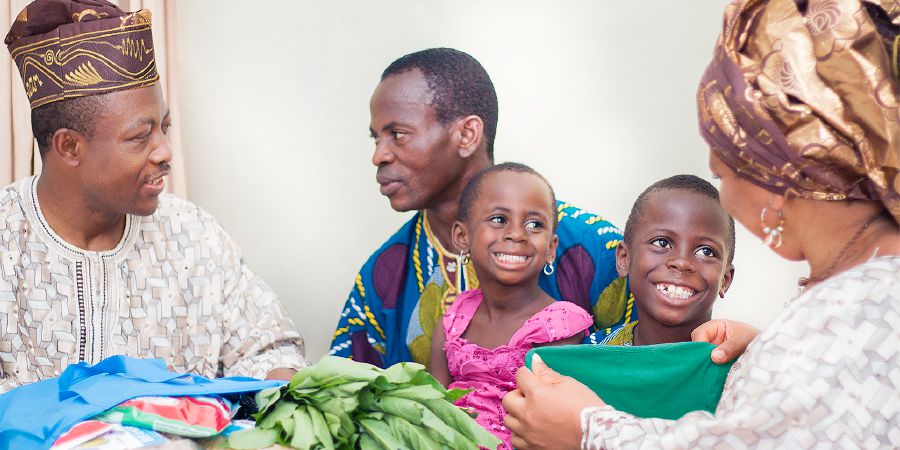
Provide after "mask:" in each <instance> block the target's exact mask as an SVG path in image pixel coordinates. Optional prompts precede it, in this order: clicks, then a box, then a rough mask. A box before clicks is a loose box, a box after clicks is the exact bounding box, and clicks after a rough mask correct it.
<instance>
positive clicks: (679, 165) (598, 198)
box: [176, 0, 804, 360]
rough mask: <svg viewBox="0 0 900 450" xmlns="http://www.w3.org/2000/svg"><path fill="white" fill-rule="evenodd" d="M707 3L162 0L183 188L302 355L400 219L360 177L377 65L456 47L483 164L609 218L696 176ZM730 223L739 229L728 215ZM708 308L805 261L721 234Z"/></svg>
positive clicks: (731, 309)
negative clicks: (543, 185) (719, 269)
mask: <svg viewBox="0 0 900 450" xmlns="http://www.w3.org/2000/svg"><path fill="white" fill-rule="evenodd" d="M725 4H726V2H725V1H724V0H677V1H676V0H667V1H659V0H658V1H653V2H636V1H617V2H613V1H596V0H578V1H575V0H566V1H561V0H560V1H552V0H546V1H519V0H508V1H483V0H482V1H478V0H453V1H429V2H422V1H415V0H408V1H400V0H381V1H378V2H368V1H362V0H358V1H349V0H348V1H336V2H322V1H312V0H302V1H295V0H277V1H276V0H270V1H265V2H257V3H252V4H248V3H247V2H237V1H233V0H190V1H182V2H178V8H179V10H178V13H179V26H180V34H181V41H180V45H181V51H182V71H183V72H182V83H183V84H182V88H183V94H184V96H183V103H184V129H183V130H182V131H183V133H184V148H185V154H186V161H176V163H178V164H187V168H188V172H187V177H188V196H189V198H190V199H191V200H193V201H194V202H196V203H198V204H199V205H201V206H202V207H204V208H205V209H207V210H208V211H210V212H211V213H212V214H213V215H215V216H216V217H217V218H218V219H219V221H221V223H222V224H223V225H224V227H225V229H226V230H228V231H229V232H230V233H231V234H232V235H233V236H234V237H235V238H236V239H237V241H238V242H239V243H240V244H241V246H242V248H243V250H244V256H245V258H246V260H247V261H248V262H249V264H250V265H251V267H252V268H253V269H254V270H255V271H256V272H257V273H259V274H261V275H262V276H263V277H264V278H265V280H266V281H267V282H268V283H269V284H270V285H272V287H273V288H274V289H275V290H276V291H277V292H278V293H279V294H280V296H281V298H282V300H283V301H284V303H285V304H286V305H287V307H288V309H289V310H290V312H291V314H292V315H293V318H294V320H295V321H296V322H297V323H298V325H299V326H300V328H301V330H302V331H303V333H304V335H305V337H306V341H307V353H308V355H309V357H310V358H311V359H314V360H315V359H318V358H319V357H320V356H322V355H323V354H324V353H325V352H326V351H327V349H328V344H329V342H330V340H331V335H332V332H333V329H334V326H335V325H336V323H337V316H338V313H339V311H340V308H341V306H342V304H343V302H344V300H345V299H346V296H347V294H348V292H349V290H350V288H351V285H352V282H353V278H354V276H355V275H356V273H357V271H358V270H359V267H360V266H361V265H362V263H363V262H364V261H365V259H366V257H367V256H368V255H369V254H370V253H371V252H372V251H373V250H375V249H376V248H377V247H378V246H379V245H380V244H381V243H382V242H383V241H384V240H385V239H386V238H387V237H388V236H389V235H390V234H391V233H392V232H393V231H394V230H395V229H396V228H397V227H398V226H399V225H400V224H401V223H403V221H405V220H406V219H407V218H408V217H409V216H408V215H406V214H398V213H395V212H394V211H392V210H391V209H390V206H389V204H388V202H387V200H386V199H384V198H383V197H381V195H380V194H379V192H378V186H377V184H376V183H375V180H374V176H375V169H374V167H373V166H372V165H371V162H370V160H371V153H372V149H373V145H372V142H371V141H370V139H369V137H368V124H369V107H368V103H369V97H370V96H371V93H372V90H373V89H374V88H375V86H376V84H377V83H378V80H379V76H380V74H381V71H382V70H384V68H385V67H387V65H388V64H389V63H390V62H391V61H393V60H394V59H396V58H398V57H400V56H402V55H404V54H407V53H410V52H413V51H416V50H421V49H424V48H429V47H437V46H448V47H454V48H457V49H460V50H463V51H466V52H468V53H470V54H472V55H473V56H474V57H475V58H476V59H478V60H479V61H480V62H481V63H482V64H483V65H484V66H485V68H486V69H487V71H488V73H489V74H490V75H491V77H492V79H493V81H494V85H495V86H496V88H497V93H498V96H499V103H500V123H499V126H498V135H497V141H496V159H497V161H505V160H515V161H521V162H524V163H527V164H530V165H532V166H533V167H535V168H536V169H538V170H539V171H540V172H542V173H543V174H544V175H545V176H547V178H548V179H549V180H550V182H551V183H552V184H553V185H554V188H555V189H556V192H557V194H558V195H559V196H560V198H562V199H564V200H567V201H570V202H573V203H575V204H577V205H579V206H581V207H582V208H585V209H589V210H592V211H594V212H598V213H601V214H603V215H604V216H605V217H607V218H608V219H610V220H611V221H612V222H613V223H615V224H618V225H619V226H624V223H625V218H626V217H627V214H628V211H629V209H630V207H631V204H632V202H633V201H634V199H635V198H636V196H637V195H638V194H639V193H640V192H641V191H642V190H643V189H644V188H645V187H646V186H648V185H649V184H651V183H652V182H654V181H656V180H658V179H661V178H664V177H666V176H670V175H674V174H677V173H693V174H697V175H701V176H703V177H705V178H710V176H709V170H708V168H707V160H706V158H707V147H706V145H705V144H704V143H703V141H702V139H701V138H700V137H699V134H698V131H697V124H696V108H695V104H694V95H695V91H696V86H697V83H698V81H699V78H700V75H701V73H702V72H703V70H704V68H705V67H706V64H707V62H708V61H709V59H710V57H711V54H712V48H713V44H714V42H715V39H716V36H717V35H718V32H719V27H720V26H721V15H722V11H723V9H724V6H725ZM739 228H740V227H739ZM737 246H738V248H737V256H736V259H735V265H736V267H737V274H736V279H735V283H734V285H733V287H732V290H731V292H729V294H728V296H727V297H726V298H725V299H724V300H720V302H719V304H718V305H717V307H716V316H718V317H728V318H733V319H740V320H744V321H747V322H750V323H752V324H754V325H756V326H758V327H765V326H767V325H768V324H769V323H770V322H771V321H772V319H773V318H774V317H775V316H776V315H777V314H778V313H779V312H780V311H781V310H782V304H783V302H784V301H785V300H787V299H788V298H790V297H791V296H792V295H794V294H795V291H796V288H795V280H796V278H797V277H798V276H800V275H801V274H802V273H803V268H804V266H802V265H800V264H797V263H789V262H787V261H784V260H782V259H780V258H778V257H777V256H776V255H775V254H774V253H772V252H770V251H768V250H767V249H765V247H764V246H763V245H762V244H761V243H760V242H759V240H758V239H756V238H755V237H753V236H752V235H750V234H749V233H747V232H746V231H745V230H743V229H739V230H738V243H737Z"/></svg>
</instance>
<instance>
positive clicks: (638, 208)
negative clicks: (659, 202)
mask: <svg viewBox="0 0 900 450" xmlns="http://www.w3.org/2000/svg"><path fill="white" fill-rule="evenodd" d="M672 189H681V190H685V191H689V192H693V193H696V194H700V195H702V196H705V197H708V198H710V199H712V200H715V202H716V205H717V206H718V207H719V209H721V211H722V213H723V214H725V217H727V218H728V241H727V242H726V244H727V245H728V249H727V250H728V263H729V264H731V262H732V261H734V249H735V236H734V218H733V217H731V215H729V214H728V213H727V212H726V211H725V209H724V208H722V206H721V205H720V204H719V190H718V189H716V187H715V186H713V185H712V184H710V182H709V181H706V180H704V179H703V178H700V177H698V176H695V175H675V176H673V177H669V178H665V179H662V180H659V181H657V182H656V183H653V184H651V185H650V187H648V188H647V189H644V192H641V195H639V196H638V198H637V200H635V201H634V206H632V207H631V213H630V214H628V220H627V221H626V222H625V233H623V235H624V238H623V239H624V240H625V242H626V243H630V242H631V238H632V236H633V235H634V228H635V227H637V224H638V223H640V221H641V219H642V218H643V214H644V207H645V206H646V203H647V199H648V198H650V195H652V194H654V193H656V192H660V191H666V190H672Z"/></svg>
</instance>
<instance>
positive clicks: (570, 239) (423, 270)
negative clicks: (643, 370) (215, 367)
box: [329, 202, 637, 367]
mask: <svg viewBox="0 0 900 450" xmlns="http://www.w3.org/2000/svg"><path fill="white" fill-rule="evenodd" d="M557 211H558V214H559V227H558V228H557V231H556V234H557V235H558V236H559V247H558V249H557V255H556V262H555V264H554V265H555V267H556V270H555V271H554V272H553V274H552V275H549V276H548V275H544V274H541V279H540V286H541V288H543V289H544V291H546V292H547V293H548V294H549V295H550V296H552V297H553V298H555V299H557V300H561V299H565V300H568V301H571V302H573V303H575V304H577V305H579V306H581V307H582V308H584V309H585V310H586V311H587V312H588V313H591V314H592V316H593V317H594V325H595V327H594V328H593V329H592V330H591V332H592V334H591V335H590V336H588V337H587V338H585V342H600V341H602V340H603V338H604V337H605V336H607V335H609V334H610V332H611V330H615V329H617V328H618V327H619V326H621V325H622V324H625V323H628V322H631V321H634V320H636V318H637V312H636V310H635V309H634V308H633V307H632V305H633V302H632V301H629V300H631V298H632V297H631V296H630V295H628V293H627V292H625V291H627V289H621V286H620V287H619V289H606V288H607V287H611V286H610V285H620V284H623V282H624V279H619V278H618V275H617V273H616V246H617V245H618V244H619V242H620V241H621V239H622V235H621V233H620V232H619V230H618V228H616V227H614V226H613V225H612V224H611V223H609V222H607V221H606V220H604V219H603V218H602V217H600V216H597V215H595V214H591V213H589V212H587V211H584V210H581V209H578V208H577V207H575V206H572V205H570V204H568V203H563V202H558V203H557ZM459 270H460V268H459V264H458V261H457V255H456V254H454V253H452V252H450V251H448V250H446V249H444V248H443V246H442V245H441V243H440V242H439V241H438V240H437V239H436V238H435V237H434V235H433V233H432V232H431V230H430V227H429V225H428V220H427V215H426V214H425V213H424V212H421V211H420V212H419V213H417V214H416V215H415V216H413V217H412V219H410V220H409V221H408V222H406V223H405V224H404V225H403V227H401V228H400V230H399V231H397V233H395V234H394V235H393V236H391V238H390V239H388V241H387V242H385V244H384V245H382V246H381V248H379V249H378V251H376V252H375V253H374V254H373V255H372V256H371V257H369V259H368V261H366V263H365V264H364V265H363V267H362V270H360V272H359V274H358V275H357V276H356V281H355V283H354V286H353V289H352V290H351V291H350V297H349V298H348V299H347V302H346V304H345V305H344V309H343V311H342V312H341V317H340V322H339V323H338V327H337V330H336V331H335V333H334V340H333V341H332V343H331V350H330V351H329V354H331V355H335V356H343V357H348V358H353V359H354V360H356V361H362V362H367V363H370V364H375V365H377V366H381V367H387V366H390V365H392V364H395V363H398V362H403V361H416V362H418V363H421V364H425V365H426V366H427V365H428V361H429V359H430V356H431V353H430V349H431V334H432V330H433V328H434V327H435V325H436V324H440V321H439V319H440V317H441V316H442V315H443V313H444V311H445V310H446V309H447V307H448V306H449V305H450V304H452V303H453V300H455V299H456V294H457V293H458V292H459V287H458V286H457V284H462V286H463V289H462V290H466V289H475V288H477V287H478V280H477V278H476V276H475V272H474V269H473V268H472V265H471V264H468V265H465V266H463V269H462V270H463V272H464V273H462V274H460V273H459ZM616 280H619V281H616Z"/></svg>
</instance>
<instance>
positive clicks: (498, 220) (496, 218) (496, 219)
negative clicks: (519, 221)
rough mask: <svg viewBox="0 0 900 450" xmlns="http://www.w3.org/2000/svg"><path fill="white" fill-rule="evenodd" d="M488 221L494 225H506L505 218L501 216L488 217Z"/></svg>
mask: <svg viewBox="0 0 900 450" xmlns="http://www.w3.org/2000/svg"><path fill="white" fill-rule="evenodd" d="M488 220H489V221H491V222H494V223H506V217H503V216H491V217H488Z"/></svg>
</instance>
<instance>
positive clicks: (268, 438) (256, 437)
mask: <svg viewBox="0 0 900 450" xmlns="http://www.w3.org/2000/svg"><path fill="white" fill-rule="evenodd" d="M277 436H278V433H277V432H276V431H275V430H264V429H262V428H251V429H249V430H241V431H235V432H234V433H231V434H230V435H228V446H229V447H231V448H234V449H239V450H243V449H254V448H265V447H271V446H272V445H275V440H276V438H277Z"/></svg>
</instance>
